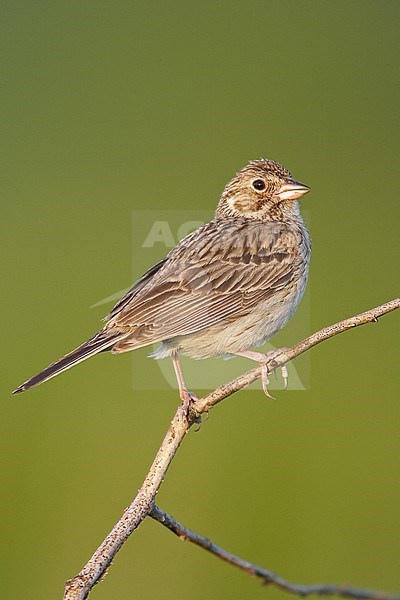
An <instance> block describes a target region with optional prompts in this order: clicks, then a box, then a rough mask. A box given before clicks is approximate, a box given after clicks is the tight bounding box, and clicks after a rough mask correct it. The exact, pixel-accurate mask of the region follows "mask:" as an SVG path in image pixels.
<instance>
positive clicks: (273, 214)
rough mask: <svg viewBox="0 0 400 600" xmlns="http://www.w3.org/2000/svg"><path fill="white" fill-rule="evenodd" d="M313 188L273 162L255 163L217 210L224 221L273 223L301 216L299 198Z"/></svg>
mask: <svg viewBox="0 0 400 600" xmlns="http://www.w3.org/2000/svg"><path fill="white" fill-rule="evenodd" d="M309 189H310V188H309V187H308V186H307V185H304V184H303V183H299V182H298V181H296V180H295V179H293V177H292V176H291V174H290V173H289V171H288V170H287V169H285V167H284V166H283V165H281V164H279V163H277V162H275V161H273V160H268V159H261V160H252V161H251V162H249V164H248V165H246V166H245V167H243V169H241V170H240V171H239V172H238V173H237V174H236V176H235V177H234V178H233V179H231V181H230V182H229V183H228V184H227V185H226V186H225V189H224V191H223V193H222V196H221V199H220V201H219V204H218V207H217V213H216V214H217V216H219V217H222V218H230V219H232V218H245V219H250V220H260V221H270V220H281V219H285V218H293V217H295V216H296V215H297V214H298V205H297V202H296V200H297V198H300V197H301V196H304V194H306V193H307V192H308V191H309Z"/></svg>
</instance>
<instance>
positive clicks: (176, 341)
mask: <svg viewBox="0 0 400 600" xmlns="http://www.w3.org/2000/svg"><path fill="white" fill-rule="evenodd" d="M309 190H310V188H309V186H307V185H305V184H303V183H300V182H299V181H297V180H295V179H293V177H292V175H291V173H290V172H289V171H288V170H287V169H286V168H285V167H284V166H283V165H282V164H280V163H278V162H276V161H274V160H271V159H266V158H261V159H258V160H252V161H250V162H249V163H248V164H247V165H246V166H244V167H243V168H242V169H241V170H239V171H238V172H237V173H236V175H235V176H234V177H233V178H232V179H231V180H230V181H229V182H228V183H227V185H226V186H225V188H224V190H223V192H222V195H221V197H220V200H219V202H218V205H217V209H216V212H215V215H214V217H213V218H212V219H211V220H210V221H209V222H207V223H205V224H204V225H201V226H200V227H199V228H198V229H196V230H195V231H194V232H192V233H189V235H187V236H185V237H184V238H183V239H182V240H181V241H180V242H179V243H178V244H177V245H176V246H175V247H174V248H173V249H172V250H171V251H170V252H169V253H168V254H167V255H166V256H165V258H163V259H162V260H160V261H159V262H158V263H157V264H155V265H154V266H152V267H151V268H149V269H148V270H147V271H146V272H145V273H144V275H142V277H141V278H140V279H139V280H138V281H137V282H136V283H134V285H133V286H132V287H131V288H130V289H129V291H128V292H127V293H126V294H125V295H124V296H123V297H122V298H121V300H120V301H119V302H118V303H117V304H116V305H115V306H114V308H113V309H112V310H111V311H110V313H109V314H108V315H107V316H106V317H105V319H104V321H105V325H104V327H103V328H102V329H101V330H100V331H98V332H97V333H95V334H94V335H93V336H92V337H91V338H90V339H89V340H87V341H86V342H84V343H83V344H81V345H80V346H78V347H77V348H76V349H75V350H72V352H69V353H68V354H66V355H65V356H63V357H62V358H60V359H59V360H57V361H55V362H53V363H52V364H51V365H49V366H48V367H47V368H46V369H44V370H43V371H41V372H40V373H38V374H37V375H34V376H33V377H31V378H30V379H28V380H27V381H25V382H24V383H22V384H21V385H20V386H19V387H18V388H17V389H16V390H14V392H13V393H14V394H19V393H21V392H23V391H25V390H28V389H29V388H32V387H34V386H36V385H38V384H40V383H43V382H45V381H47V380H48V379H51V378H52V377H54V376H55V375H58V374H59V373H62V372H63V371H66V370H67V369H69V368H71V367H73V366H74V365H76V364H78V363H80V362H82V361H84V360H86V359H87V358H89V357H91V356H93V355H95V354H98V353H99V352H103V351H106V350H110V351H111V353H112V354H119V353H122V352H128V351H130V350H134V349H136V348H141V347H143V346H147V345H149V344H154V343H159V344H160V345H159V347H158V348H157V349H156V350H155V351H154V352H153V353H152V354H151V355H150V356H151V357H153V358H155V359H162V358H165V357H171V359H172V363H173V366H174V370H175V374H176V378H177V383H178V388H179V395H180V398H181V400H182V404H183V406H184V407H185V408H188V407H189V405H190V402H191V401H192V400H193V399H195V398H196V396H195V395H194V394H193V393H192V392H190V391H189V390H188V388H187V387H186V384H185V381H184V378H183V373H182V369H181V366H180V362H179V356H180V355H186V356H189V357H192V358H194V359H205V358H210V357H213V356H223V357H233V356H242V357H246V358H248V359H251V360H253V361H256V362H258V363H259V365H260V366H261V382H262V387H263V390H264V392H265V393H266V394H267V395H269V392H268V383H269V380H268V368H267V363H268V362H270V361H271V359H273V358H276V356H277V355H278V354H279V352H280V351H282V349H281V350H275V351H272V352H269V353H267V354H265V353H262V352H260V351H256V350H254V348H255V347H259V346H262V344H263V343H264V342H266V341H267V340H269V339H270V338H271V337H273V336H274V335H275V334H276V333H277V332H278V331H279V330H280V329H281V328H282V327H284V326H285V325H286V324H287V322H288V321H289V319H290V318H291V317H292V315H293V313H294V312H295V310H296V308H297V306H298V305H299V302H300V300H301V298H302V296H303V294H304V291H305V288H306V284H307V278H308V272H309V262H310V254H311V239H310V236H309V233H308V230H307V228H306V225H305V223H304V221H303V219H302V217H301V214H300V208H299V202H298V199H299V198H301V197H302V196H304V195H305V194H306V193H307V192H309ZM283 350H284V349H283ZM283 375H284V378H285V386H286V383H287V372H286V373H283Z"/></svg>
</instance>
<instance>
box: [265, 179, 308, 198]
mask: <svg viewBox="0 0 400 600" xmlns="http://www.w3.org/2000/svg"><path fill="white" fill-rule="evenodd" d="M309 191H310V188H309V187H308V185H305V184H304V183H300V182H299V181H296V180H295V179H292V180H290V181H289V182H288V183H284V184H283V185H282V186H281V187H280V188H279V190H278V191H277V192H276V194H274V198H277V199H278V200H281V201H282V200H296V198H301V197H302V196H304V194H307V192H309Z"/></svg>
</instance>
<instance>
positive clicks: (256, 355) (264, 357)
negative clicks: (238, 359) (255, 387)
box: [235, 348, 288, 400]
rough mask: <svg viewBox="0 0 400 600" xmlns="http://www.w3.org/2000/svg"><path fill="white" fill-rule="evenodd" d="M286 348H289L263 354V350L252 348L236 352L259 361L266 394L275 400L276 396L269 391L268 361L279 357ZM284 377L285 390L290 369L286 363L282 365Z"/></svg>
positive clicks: (262, 383) (238, 354)
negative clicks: (253, 349) (254, 350)
mask: <svg viewBox="0 0 400 600" xmlns="http://www.w3.org/2000/svg"><path fill="white" fill-rule="evenodd" d="M286 350H287V348H280V349H279V350H271V352H268V354H263V353H262V352H253V351H251V350H247V351H245V352H235V354H236V355H237V356H243V357H244V358H249V359H250V360H254V361H256V362H258V364H259V365H260V367H261V385H262V388H263V390H264V394H265V395H266V396H268V398H272V399H273V400H275V398H274V396H271V394H270V393H269V391H268V385H269V379H268V374H269V371H268V367H267V362H269V361H271V360H274V358H277V357H278V356H279V355H280V354H282V353H284V352H285V351H286ZM282 377H283V381H284V386H285V390H286V388H287V382H288V370H287V367H286V365H283V367H282Z"/></svg>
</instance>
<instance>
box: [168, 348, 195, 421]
mask: <svg viewBox="0 0 400 600" xmlns="http://www.w3.org/2000/svg"><path fill="white" fill-rule="evenodd" d="M171 358H172V364H173V365H174V369H175V375H176V379H177V382H178V387H179V396H180V398H181V400H182V402H183V404H182V406H183V409H184V410H185V411H186V410H187V409H188V408H189V404H190V402H192V401H193V400H197V396H196V394H192V392H189V390H188V389H187V387H186V385H185V382H184V380H183V373H182V369H181V365H180V364H179V358H178V354H177V352H173V353H172V355H171Z"/></svg>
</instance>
